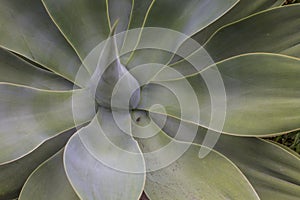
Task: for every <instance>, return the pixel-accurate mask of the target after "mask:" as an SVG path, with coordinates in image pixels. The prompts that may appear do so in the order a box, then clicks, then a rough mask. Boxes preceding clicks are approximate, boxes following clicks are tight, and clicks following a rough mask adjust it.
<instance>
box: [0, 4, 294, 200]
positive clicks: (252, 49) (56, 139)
mask: <svg viewBox="0 0 300 200" xmlns="http://www.w3.org/2000/svg"><path fill="white" fill-rule="evenodd" d="M283 3H284V1H283V0H281V1H280V0H253V1H248V0H185V1H175V0H172V1H171V0H139V1H137V0H107V1H105V0H60V1H56V0H41V1H40V0H31V1H26V2H21V1H17V0H1V6H0V45H1V49H0V56H1V59H0V70H1V71H0V82H1V83H0V148H1V149H0V199H5V200H6V199H14V198H18V199H21V200H26V199H47V200H48V199H56V200H57V199H63V200H66V199H72V200H73V199H105V200H106V199H129V200H132V199H139V198H140V197H141V195H142V192H143V191H144V192H145V194H146V195H147V197H148V198H149V199H180V200H181V199H214V200H216V199H238V200H240V199H247V200H250V199H266V200H268V199H285V200H293V199H294V200H296V199H299V198H300V174H299V171H300V160H299V155H297V154H295V153H293V152H291V151H290V150H289V149H287V148H285V147H284V146H281V145H279V144H275V143H272V142H269V141H266V140H263V139H260V137H269V136H276V135H281V134H285V133H288V132H291V131H293V130H298V129H299V127H300V115H299V113H300V79H299V77H300V60H299V58H300V31H299V30H300V6H299V5H297V4H293V5H288V6H284V7H282V6H281V5H282V4H283ZM139 27H161V28H168V29H172V30H176V31H179V32H181V33H184V34H186V35H188V36H190V37H192V38H193V39H195V40H196V41H198V42H199V43H200V44H201V45H203V47H204V48H205V49H206V51H207V52H208V53H209V54H210V56H211V58H212V59H213V60H214V61H215V63H216V67H217V68H218V70H219V72H220V74H221V76H222V78H223V81H224V86H225V90H226V96H227V104H226V105H227V106H226V119H225V124H224V128H223V130H222V131H220V132H221V136H220V138H219V140H218V142H217V144H216V145H215V147H214V149H212V150H211V152H210V153H209V154H208V155H207V156H206V157H204V158H199V157H198V151H199V149H200V148H201V147H202V145H201V144H202V142H203V140H204V138H205V133H206V132H207V126H206V125H205V123H200V122H196V121H193V120H192V119H187V118H186V119H185V118H183V117H182V116H181V115H180V114H178V113H180V110H179V109H180V108H179V107H178V106H177V104H176V103H174V102H175V101H174V98H175V97H174V96H173V95H171V94H170V95H169V93H167V92H166V93H165V92H164V91H163V89H162V88H158V87H156V86H155V81H154V82H150V83H148V84H147V85H146V86H145V87H141V88H140V89H139V90H138V91H137V93H135V94H134V95H135V98H134V101H133V103H132V104H131V107H130V112H131V115H132V119H131V122H130V121H127V122H126V123H129V124H130V123H132V124H143V123H146V122H147V120H149V117H151V118H152V120H153V121H154V122H157V124H159V122H160V119H161V117H166V123H165V124H164V125H163V127H162V128H161V130H160V131H159V133H158V134H157V135H156V136H154V137H152V138H148V139H142V140H139V139H137V138H134V137H132V136H130V135H127V134H125V133H124V132H123V130H122V129H121V128H120V127H119V126H118V125H117V124H116V123H115V121H114V120H113V118H112V113H111V111H112V108H110V107H109V104H107V103H108V101H109V100H110V98H111V94H112V93H111V92H112V91H111V90H112V88H113V86H114V85H113V84H114V83H115V82H116V81H117V80H118V78H119V77H120V74H122V73H124V71H125V72H126V71H128V70H129V69H131V68H132V67H134V66H136V65H138V64H143V63H151V62H152V63H155V62H158V61H164V59H165V58H166V57H168V55H169V54H168V53H165V52H159V51H158V52H154V51H151V50H146V51H138V50H137V51H133V53H131V54H130V55H129V56H128V55H126V56H124V58H120V60H117V61H116V62H115V63H114V64H112V65H111V66H110V67H109V68H108V69H111V70H108V71H107V72H105V76H107V77H109V80H112V83H110V82H107V81H102V82H101V81H100V82H99V87H98V88H97V92H96V100H95V102H96V103H95V105H96V109H95V108H94V107H93V105H94V104H93V103H91V102H94V99H92V100H91V99H90V98H91V97H90V96H89V95H88V94H87V86H86V84H85V81H84V80H81V79H80V80H78V79H77V78H76V76H77V73H78V70H79V69H80V67H81V66H82V62H83V60H84V58H85V57H86V56H87V55H88V54H89V52H90V51H92V49H93V48H94V47H95V46H96V45H97V44H99V43H101V42H102V41H104V40H106V39H107V38H108V37H109V36H110V35H113V34H114V33H119V32H122V31H126V30H129V29H134V28H139ZM124 41H125V42H124V44H125V45H126V38H125V39H124ZM174 42H176V41H174ZM137 43H138V38H137ZM112 48H116V45H115V44H114V45H113V47H112ZM111 52H113V51H111ZM193 55H194V56H195V55H197V54H191V55H190V56H193ZM169 56H170V55H169ZM103 59H105V58H103ZM169 64H170V67H172V68H174V69H176V70H177V71H178V72H181V73H183V74H184V75H185V76H186V77H185V78H186V79H187V80H188V81H189V83H190V84H191V85H192V87H193V89H194V91H195V93H196V95H197V97H198V98H199V101H200V102H203V101H204V100H205V99H207V98H208V96H207V95H208V93H207V92H206V90H205V87H204V83H203V82H201V81H200V82H199V81H194V80H198V79H195V78H196V77H199V76H201V73H203V70H201V71H198V72H197V71H196V72H194V71H188V70H186V69H189V68H188V65H189V63H187V62H186V61H185V60H184V59H181V58H179V57H176V56H175V57H174V59H173V60H172V61H171V62H170V63H169ZM100 67H101V66H100ZM207 67H209V66H207ZM86 70H87V73H86V75H87V76H86V77H85V78H86V79H87V80H89V79H90V78H91V77H90V76H89V74H90V73H88V69H86ZM149 71H150V72H151V68H150V70H149ZM147 73H148V72H147ZM186 73H187V74H186ZM105 76H104V77H105ZM131 78H132V79H129V80H128V81H129V84H130V81H135V78H137V77H134V76H132V77H131ZM178 81H180V80H166V82H168V83H169V84H174V85H176V84H178ZM101 83H102V84H101ZM183 92H184V91H183ZM162 94H163V95H162ZM74 95H75V96H76V97H77V98H78V102H77V101H76V104H73V103H72V99H73V97H74ZM185 95H186V97H188V95H189V94H185ZM203 99H204V100H203ZM154 104H161V105H163V106H164V107H165V111H166V112H165V113H155V112H153V113H152V115H150V114H151V112H152V110H151V109H150V107H151V105H154ZM201 106H205V101H204V104H203V105H201ZM91 108H93V109H91ZM74 109H79V110H80V111H81V112H80V113H79V116H77V118H76V123H75V122H74V113H73V111H74ZM95 110H96V111H97V113H96V114H95ZM203 112H205V109H204V111H203ZM180 123H181V124H182V125H183V126H185V127H186V130H187V131H186V134H185V135H182V136H181V137H176V136H175V135H174V134H175V133H176V131H177V130H178V126H179V125H180ZM158 126H159V125H158ZM195 127H196V128H197V129H198V132H197V135H196V137H195V139H194V140H193V143H191V144H189V148H188V149H187V150H186V151H185V152H184V154H183V155H182V156H181V157H179V158H178V159H177V160H175V161H174V162H172V163H170V164H169V165H168V166H165V167H164V168H161V169H159V170H156V171H151V172H146V171H147V170H145V173H130V172H124V171H119V170H116V169H113V168H110V167H109V166H107V165H105V164H103V163H102V162H101V161H100V160H99V159H97V156H98V155H100V154H101V155H105V156H106V157H107V158H108V159H111V160H112V161H114V160H117V161H118V162H121V163H123V164H124V165H126V166H131V167H135V168H137V169H142V170H143V169H146V168H147V164H148V163H147V162H148V161H147V160H145V159H144V156H143V153H144V152H146V151H155V149H158V148H160V147H161V146H163V145H165V144H167V143H169V142H171V141H172V142H174V143H175V144H178V145H179V146H180V145H184V144H187V143H186V141H188V137H189V132H188V130H189V129H193V128H195ZM103 130H105V133H106V135H107V136H108V137H110V139H111V140H112V141H114V142H115V143H116V144H117V145H118V146H122V148H124V149H131V150H132V151H134V152H136V154H137V156H136V157H134V158H127V157H124V156H123V155H121V154H116V153H115V152H114V151H112V150H111V149H110V148H109V146H107V144H106V143H105V140H103V138H102V139H101V138H99V135H101V134H99V133H100V132H101V131H103ZM137 130H140V129H134V130H133V132H134V131H137ZM143 130H144V129H143ZM139 134H143V133H139ZM83 141H84V142H83ZM87 144H88V145H89V147H87V146H86V145H87ZM156 159H157V160H154V161H152V162H155V161H157V162H159V161H161V160H164V159H168V158H167V157H166V156H165V155H163V154H162V156H158V157H157V158H156Z"/></svg>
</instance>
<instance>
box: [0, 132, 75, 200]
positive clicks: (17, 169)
mask: <svg viewBox="0 0 300 200" xmlns="http://www.w3.org/2000/svg"><path fill="white" fill-rule="evenodd" d="M73 133H74V130H73V129H72V130H69V131H67V132H65V133H61V134H59V135H58V136H56V137H54V138H51V139H49V140H47V141H46V142H44V143H43V144H42V145H41V146H40V147H38V148H37V149H35V150H34V151H33V152H31V153H30V154H28V155H26V156H24V157H23V158H21V159H19V160H16V161H15V162H12V163H8V164H4V165H0V199H10V198H13V197H17V196H18V195H19V193H20V191H21V188H22V187H23V185H24V183H25V181H26V179H27V178H28V177H29V175H30V174H31V173H32V172H33V171H34V170H35V169H36V168H37V167H38V166H39V165H40V164H42V162H44V161H45V160H47V159H48V158H49V157H50V156H52V155H53V154H55V153H56V152H57V151H59V150H60V149H61V148H63V147H64V145H65V144H66V143H67V140H68V139H69V138H70V136H71V135H72V134H73ZM16 174H18V175H17V176H16Z"/></svg>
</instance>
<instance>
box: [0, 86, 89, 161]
mask: <svg viewBox="0 0 300 200" xmlns="http://www.w3.org/2000/svg"><path fill="white" fill-rule="evenodd" d="M0 93H1V97H0V127H1V130H0V144H1V145H0V163H2V164H3V163H6V162H11V161H13V160H15V159H19V158H20V157H23V156H24V155H26V154H28V153H30V152H31V151H33V150H34V149H36V148H37V147H38V146H39V145H41V144H42V143H43V142H44V141H46V140H48V139H50V138H52V137H54V136H56V135H58V134H59V133H62V132H64V131H66V130H69V129H71V128H73V127H75V126H77V125H80V124H83V123H85V122H87V121H89V120H91V118H92V116H93V112H94V107H93V102H94V101H93V100H92V99H90V97H89V96H88V95H87V92H86V91H85V90H74V91H62V92H56V91H47V90H38V89H33V88H29V87H23V86H17V85H11V84H5V83H1V84H0ZM75 98H76V100H78V101H77V102H75V103H74V102H73V100H74V99H75ZM73 103H74V104H73ZM78 110H80V112H81V113H80V114H81V115H80V116H77V117H75V116H74V115H73V111H78ZM75 122H76V124H75Z"/></svg>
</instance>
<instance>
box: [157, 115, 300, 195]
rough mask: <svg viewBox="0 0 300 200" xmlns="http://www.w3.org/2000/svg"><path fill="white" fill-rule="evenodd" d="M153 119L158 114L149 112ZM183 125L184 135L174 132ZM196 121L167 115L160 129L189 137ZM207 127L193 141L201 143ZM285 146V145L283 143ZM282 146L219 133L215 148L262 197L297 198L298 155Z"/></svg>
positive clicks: (178, 137) (176, 136) (299, 162)
mask: <svg viewBox="0 0 300 200" xmlns="http://www.w3.org/2000/svg"><path fill="white" fill-rule="evenodd" d="M152 117H153V119H154V121H160V120H161V116H159V115H152ZM180 125H181V126H184V127H185V130H186V134H185V135H180V136H179V135H177V134H176V132H177V131H178V130H177V129H178V127H179V126H180ZM194 128H195V125H192V124H190V123H184V122H180V121H179V120H177V119H174V118H171V117H169V118H168V120H167V123H165V126H164V127H163V130H164V131H165V132H166V133H168V134H169V135H170V136H171V137H174V138H176V139H177V140H181V141H190V135H194V133H192V131H189V130H194ZM209 134H210V133H207V130H206V129H203V128H201V127H199V129H198V133H197V136H196V137H195V140H194V142H195V143H198V144H203V141H204V139H205V137H207V135H209ZM285 148H286V147H285ZM285 148H284V147H281V146H279V145H276V144H274V143H271V142H269V141H265V140H262V139H258V138H247V137H244V138H241V137H236V136H228V135H224V134H223V135H220V138H219V139H218V141H217V143H216V145H215V146H214V149H215V150H216V151H218V152H220V153H221V154H223V155H224V156H226V157H227V158H228V159H230V160H231V161H232V162H233V163H234V164H235V165H237V167H238V168H239V169H240V170H241V171H242V172H243V173H244V174H245V176H246V177H247V178H248V179H249V181H250V183H251V184H252V186H253V187H254V188H255V190H256V191H257V193H258V195H259V196H260V197H261V199H266V200H268V199H286V200H296V199H299V198H300V196H299V194H300V187H299V185H300V176H299V170H300V157H299V155H294V153H295V152H293V153H291V152H290V150H286V149H285Z"/></svg>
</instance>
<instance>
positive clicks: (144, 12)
mask: <svg viewBox="0 0 300 200" xmlns="http://www.w3.org/2000/svg"><path fill="white" fill-rule="evenodd" d="M238 1H239V0H200V1H199V0H188V1H178V2H176V3H174V2H173V1H172V0H163V1H161V0H157V1H156V0H152V1H149V0H148V1H135V2H134V8H133V10H132V20H131V23H130V28H140V27H144V26H145V27H160V28H165V29H171V30H175V31H179V32H181V33H182V34H185V35H187V36H192V35H193V34H195V33H196V32H198V31H200V30H202V29H203V28H205V27H206V26H208V25H209V24H211V23H213V22H214V21H216V20H217V19H218V18H220V17H221V16H222V15H224V14H225V13H226V12H228V11H229V10H230V9H231V8H232V7H233V6H234V5H235V4H236V3H237V2H238ZM141 35H143V34H141ZM154 35H155V34H154ZM158 35H160V34H158ZM155 36H156V35H155ZM138 38H139V37H138ZM156 38H157V37H156ZM159 38H160V39H162V41H163V38H165V39H166V40H167V39H168V35H160V36H159ZM149 40H151V39H150V38H149ZM137 42H138V40H137ZM128 43H129V44H131V43H133V42H132V41H130V40H129V41H128V40H125V45H124V46H126V45H128ZM173 43H175V44H176V43H177V44H178V45H180V44H181V43H182V41H181V40H179V41H173ZM136 53H137V55H134V56H133V54H132V55H131V56H130V57H129V60H128V61H127V63H126V64H130V63H133V64H130V65H129V68H132V66H135V65H137V64H139V65H140V64H143V58H147V57H150V58H152V59H153V60H152V63H157V62H158V63H162V64H165V63H166V62H165V60H167V61H168V60H169V59H170V58H171V56H172V53H174V52H171V54H170V53H169V52H163V51H160V50H155V51H153V50H151V49H150V50H148V49H143V51H137V52H136ZM141 58H142V59H141Z"/></svg>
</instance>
